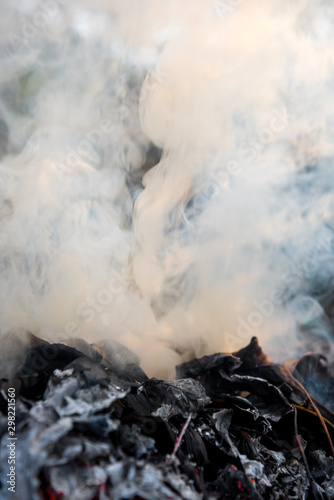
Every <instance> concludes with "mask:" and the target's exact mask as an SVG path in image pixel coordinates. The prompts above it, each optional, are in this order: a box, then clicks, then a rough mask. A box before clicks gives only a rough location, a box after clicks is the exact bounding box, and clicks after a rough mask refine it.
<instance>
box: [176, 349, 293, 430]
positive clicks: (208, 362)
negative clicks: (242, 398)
mask: <svg viewBox="0 0 334 500" xmlns="http://www.w3.org/2000/svg"><path fill="white" fill-rule="evenodd" d="M240 366H241V361H240V360H239V359H238V358H235V357H233V356H225V355H223V354H220V353H218V354H214V355H212V356H203V357H202V358H200V359H199V360H192V361H190V362H188V363H183V364H182V365H179V366H178V367H177V373H178V374H186V375H187V376H190V377H194V378H195V379H196V380H198V381H199V382H200V383H201V384H202V385H203V386H204V388H205V390H206V392H207V394H208V396H210V397H211V398H220V397H223V395H224V394H226V393H230V394H232V395H238V393H241V392H242V391H248V392H249V393H250V394H251V396H250V397H249V398H248V399H249V401H250V402H251V403H252V404H253V405H254V406H255V407H256V408H257V409H258V411H259V413H260V414H261V415H262V416H263V417H265V418H268V419H270V420H273V421H277V420H279V419H280V418H281V417H282V416H283V415H285V414H286V413H288V412H289V411H292V407H291V405H290V404H289V402H288V400H287V399H286V398H285V396H284V395H283V394H282V392H281V391H280V390H279V389H278V388H277V387H275V386H274V385H272V384H270V383H269V382H267V381H266V380H264V379H262V378H259V377H251V376H248V375H237V374H235V373H234V372H235V371H236V369H237V368H239V367H240Z"/></svg>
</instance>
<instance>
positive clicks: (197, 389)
mask: <svg viewBox="0 0 334 500" xmlns="http://www.w3.org/2000/svg"><path fill="white" fill-rule="evenodd" d="M123 402H124V404H125V405H126V406H127V407H129V408H131V409H132V410H133V411H135V412H136V413H137V414H138V415H140V416H143V417H145V416H150V415H153V416H159V417H161V418H162V417H165V419H166V420H168V419H169V418H170V417H171V416H173V415H181V416H183V417H184V418H187V417H188V415H189V413H196V412H198V411H199V410H200V409H201V408H203V407H204V406H205V405H206V404H208V403H209V402H210V398H209V397H208V396H207V395H206V394H205V390H204V388H203V387H202V386H201V385H200V384H199V383H198V382H196V381H195V380H192V379H186V380H174V381H168V382H164V381H162V380H157V379H154V378H152V379H150V380H147V381H146V382H144V383H143V384H142V385H141V387H140V389H139V390H138V392H137V394H136V395H132V394H130V395H128V396H127V397H126V398H125V399H124V401H123Z"/></svg>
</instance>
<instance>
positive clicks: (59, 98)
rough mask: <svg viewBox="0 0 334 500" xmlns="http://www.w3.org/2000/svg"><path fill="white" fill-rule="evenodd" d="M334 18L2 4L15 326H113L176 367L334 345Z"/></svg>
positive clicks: (5, 309) (250, 7)
mask: <svg viewBox="0 0 334 500" xmlns="http://www.w3.org/2000/svg"><path fill="white" fill-rule="evenodd" d="M333 16H334V7H333V6H332V4H331V2H329V1H325V0H323V1H320V0H318V1H314V2H312V3H311V5H310V3H309V2H306V1H301V0H297V1H294V2H290V1H288V0H284V1H280V2H278V1H276V0H272V1H271V2H268V3H264V2H260V1H258V0H249V1H247V0H244V1H242V0H240V1H239V0H238V1H233V0H226V1H217V2H211V1H204V0H202V1H201V0H196V1H195V2H186V1H185V0H184V1H178V2H174V1H172V0H167V1H164V2H163V1H160V0H159V1H153V0H140V1H136V2H135V1H130V0H129V1H125V2H118V1H116V0H113V1H108V2H107V1H102V0H100V1H99V0H97V1H94V2H93V1H90V0H87V1H75V0H72V1H70V0H48V1H46V0H41V1H40V2H36V1H29V2H28V1H26V2H22V3H21V2H20V3H18V4H15V5H14V4H13V5H10V4H9V3H8V2H5V1H4V2H1V23H2V26H1V41H0V43H1V54H2V56H1V65H2V71H1V74H0V153H1V155H2V158H1V164H0V200H1V208H0V217H1V239H0V246H1V260H0V277H1V292H0V293H1V301H0V312H1V325H0V328H1V334H2V335H3V339H5V338H7V333H8V332H9V331H12V330H14V331H20V330H19V329H20V328H23V329H25V330H30V331H32V332H33V333H35V334H37V335H39V336H41V337H43V338H46V339H51V340H52V341H57V340H58V341H67V339H68V338H69V337H70V338H72V337H81V338H84V339H86V340H88V341H90V342H94V341H96V340H97V339H99V338H113V339H115V340H119V341H121V342H122V343H124V344H126V345H127V346H129V347H130V348H132V349H133V350H135V351H136V352H138V353H139V354H140V356H141V358H142V365H143V368H144V369H146V370H147V372H148V373H149V374H150V375H152V374H155V375H157V376H161V377H168V376H172V375H173V367H174V365H175V363H177V362H178V361H180V359H181V358H186V357H190V356H193V355H199V354H203V353H209V352H213V351H217V350H221V351H233V350H235V349H238V348H239V347H241V345H243V344H245V343H246V342H247V341H248V340H249V338H250V337H251V336H252V335H255V334H256V335H258V336H259V338H260V340H261V343H262V344H264V346H265V348H266V350H267V351H268V353H269V354H270V355H271V357H272V358H274V359H277V360H278V359H280V357H281V358H282V357H286V356H293V355H296V354H298V353H299V354H300V353H301V352H304V351H306V350H308V349H310V348H313V349H317V350H321V351H324V352H326V353H327V354H331V345H332V344H333V322H334V298H333V297H334V232H333V231H334V220H333V213H334V211H333V208H334V207H333V204H334V202H333V199H334V198H333V192H334V176H333V173H332V164H333V155H334V147H333V140H332V138H333V132H334V114H333V111H334V100H333V95H332V92H333V90H332V89H333V79H334V72H333V69H334V66H333V62H334V59H333V49H332V47H333V35H332V30H331V26H332V21H333ZM154 164H156V165H155V166H153V165H154ZM152 166H153V168H151V167H152Z"/></svg>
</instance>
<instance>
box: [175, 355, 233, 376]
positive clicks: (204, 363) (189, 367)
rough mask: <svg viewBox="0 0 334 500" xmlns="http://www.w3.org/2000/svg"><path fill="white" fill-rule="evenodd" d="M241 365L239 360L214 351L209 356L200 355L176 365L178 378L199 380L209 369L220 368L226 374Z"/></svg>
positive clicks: (215, 369)
mask: <svg viewBox="0 0 334 500" xmlns="http://www.w3.org/2000/svg"><path fill="white" fill-rule="evenodd" d="M239 366H241V360H240V359H239V358H236V357H235V356H230V355H228V354H222V353H220V352H219V353H216V354H212V355H211V356H202V357H201V358H199V359H197V358H195V359H192V360H190V361H187V362H185V363H182V364H180V365H177V366H176V367H175V368H176V375H177V377H178V378H193V379H195V380H199V379H200V378H202V377H203V376H204V375H206V374H208V373H210V372H211V371H214V372H215V371H218V370H222V372H224V373H225V374H226V375H232V373H233V372H235V370H236V369H237V368H239Z"/></svg>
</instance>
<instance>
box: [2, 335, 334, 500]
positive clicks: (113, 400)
mask: <svg viewBox="0 0 334 500" xmlns="http://www.w3.org/2000/svg"><path fill="white" fill-rule="evenodd" d="M30 339H31V342H30V346H31V347H30V348H29V351H28V353H27V356H26V359H25V362H24V364H23V366H22V367H21V368H20V370H19V371H18V373H17V374H16V376H15V378H14V379H13V380H11V381H7V380H2V391H1V401H0V408H1V420H0V429H1V436H2V438H1V447H2V451H4V450H5V449H6V444H7V442H8V441H7V439H8V437H7V415H6V413H7V392H6V391H7V389H8V387H9V386H11V387H13V385H14V386H15V387H16V393H17V398H16V437H17V441H16V443H17V444H16V475H17V485H16V494H17V498H20V499H26V500H28V499H29V500H30V499H32V500H35V499H36V500H37V499H38V500H60V499H69V500H107V499H112V500H123V499H137V500H167V499H168V500H172V499H184V500H200V499H203V500H204V499H206V500H210V499H212V500H213V499H221V500H223V499H234V500H235V499H240V500H241V499H248V498H250V499H284V498H285V499H293V498H296V499H304V498H305V499H306V498H307V499H311V498H315V499H332V498H334V464H333V455H334V449H333V442H332V439H333V436H334V412H333V410H334V397H333V396H334V383H333V375H332V373H331V369H330V366H329V365H328V362H327V360H326V358H325V357H324V356H322V355H319V354H312V353H311V354H306V355H305V356H303V357H302V358H301V359H299V360H296V361H294V362H290V363H287V364H285V365H274V364H272V363H271V362H270V361H269V360H268V358H267V357H266V355H265V354H264V353H263V352H262V349H261V347H260V346H259V344H258V341H257V339H256V338H253V339H252V340H251V342H250V344H249V345H248V346H247V347H245V348H243V349H241V350H240V351H238V352H236V353H234V354H233V355H231V354H222V353H216V354H213V355H210V356H204V357H202V358H200V359H193V360H191V361H189V362H186V363H183V364H181V365H179V366H177V367H176V370H177V379H176V380H173V381H164V380H157V379H154V378H152V379H149V378H148V377H147V376H146V375H145V373H144V372H143V371H142V369H141V368H140V366H139V362H138V359H137V357H136V356H135V355H134V354H133V353H132V352H131V351H129V350H128V349H126V348H125V347H123V346H122V345H120V344H118V343H116V342H112V343H108V344H106V343H100V344H92V345H91V344H88V343H86V342H84V341H83V340H79V339H76V340H75V341H73V345H71V346H69V345H64V344H49V343H48V342H45V341H43V340H41V339H38V338H37V337H34V336H33V335H31V336H30ZM314 395H316V397H315V396H314ZM320 400H321V402H320ZM2 455H5V452H4V453H3V454H2ZM7 469H8V465H7V460H6V459H5V458H4V457H3V459H2V462H1V487H0V492H1V495H0V496H1V498H3V499H5V498H13V496H12V493H11V492H8V491H7V485H6V480H5V479H4V478H6V474H7V472H8V471H7Z"/></svg>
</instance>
